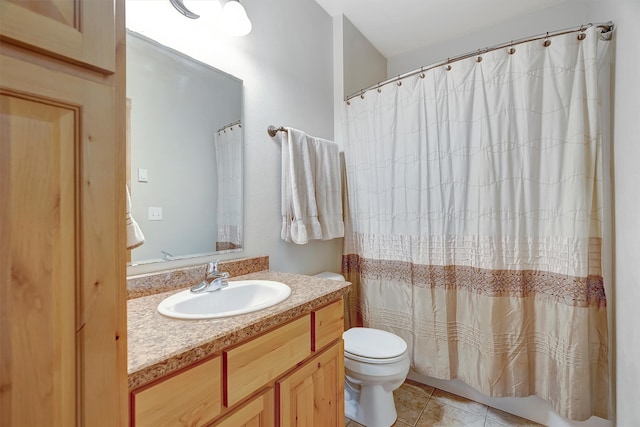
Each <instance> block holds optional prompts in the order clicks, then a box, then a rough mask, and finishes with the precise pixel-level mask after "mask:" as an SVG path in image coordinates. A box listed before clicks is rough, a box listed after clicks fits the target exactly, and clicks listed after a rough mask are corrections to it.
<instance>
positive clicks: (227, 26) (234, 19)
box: [220, 0, 251, 37]
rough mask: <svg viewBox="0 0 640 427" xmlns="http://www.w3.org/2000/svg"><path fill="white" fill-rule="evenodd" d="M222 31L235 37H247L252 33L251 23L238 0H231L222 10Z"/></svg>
mask: <svg viewBox="0 0 640 427" xmlns="http://www.w3.org/2000/svg"><path fill="white" fill-rule="evenodd" d="M221 21H222V22H221V23H220V24H221V25H222V31H224V33H225V34H227V35H230V36H235V37H240V36H245V35H247V34H249V32H250V31H251V21H249V17H248V16H247V12H246V11H245V10H244V7H243V6H242V5H241V4H240V2H239V1H238V0H229V1H228V2H227V3H226V4H225V5H224V7H223V8H222V19H221Z"/></svg>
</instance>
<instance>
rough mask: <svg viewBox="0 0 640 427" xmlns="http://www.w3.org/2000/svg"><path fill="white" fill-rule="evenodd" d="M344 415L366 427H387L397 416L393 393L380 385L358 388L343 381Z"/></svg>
mask: <svg viewBox="0 0 640 427" xmlns="http://www.w3.org/2000/svg"><path fill="white" fill-rule="evenodd" d="M344 386H345V389H344V414H345V416H346V417H347V418H349V419H351V420H353V421H355V422H357V423H359V424H362V425H363V426H366V427H389V426H391V425H393V423H395V422H396V419H397V418H398V414H397V412H396V405H395V403H394V401H393V391H387V390H385V387H383V386H382V385H377V384H376V385H370V386H366V387H362V386H358V385H356V384H353V383H351V382H350V381H345V385H344Z"/></svg>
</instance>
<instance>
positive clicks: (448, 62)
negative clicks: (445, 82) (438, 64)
mask: <svg viewBox="0 0 640 427" xmlns="http://www.w3.org/2000/svg"><path fill="white" fill-rule="evenodd" d="M450 62H451V59H450V58H447V68H445V70H447V71H451V64H450Z"/></svg>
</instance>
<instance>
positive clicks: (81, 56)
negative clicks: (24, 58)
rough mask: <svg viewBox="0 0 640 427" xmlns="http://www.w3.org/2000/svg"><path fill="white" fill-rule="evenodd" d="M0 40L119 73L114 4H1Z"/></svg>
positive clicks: (46, 0) (47, 0)
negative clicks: (116, 53)
mask: <svg viewBox="0 0 640 427" xmlns="http://www.w3.org/2000/svg"><path fill="white" fill-rule="evenodd" d="M0 36H2V38H3V39H5V40H10V41H12V42H14V43H17V44H20V45H26V46H28V47H29V48H31V49H33V50H37V51H40V52H42V53H45V54H48V55H52V56H56V57H60V58H62V59H65V60H68V61H70V62H74V63H80V64H85V65H88V66H90V67H92V68H96V69H98V70H101V71H107V72H113V71H114V70H115V18H114V0H37V1H35V0H0Z"/></svg>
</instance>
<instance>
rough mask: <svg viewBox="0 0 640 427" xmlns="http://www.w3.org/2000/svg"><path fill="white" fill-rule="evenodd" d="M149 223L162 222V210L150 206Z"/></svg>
mask: <svg viewBox="0 0 640 427" xmlns="http://www.w3.org/2000/svg"><path fill="white" fill-rule="evenodd" d="M149 221H162V208H158V207H151V206H150V207H149Z"/></svg>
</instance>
